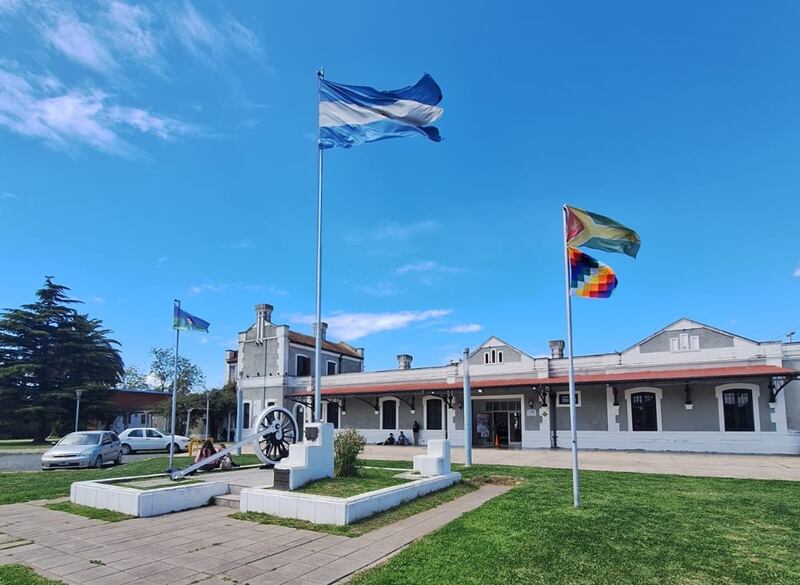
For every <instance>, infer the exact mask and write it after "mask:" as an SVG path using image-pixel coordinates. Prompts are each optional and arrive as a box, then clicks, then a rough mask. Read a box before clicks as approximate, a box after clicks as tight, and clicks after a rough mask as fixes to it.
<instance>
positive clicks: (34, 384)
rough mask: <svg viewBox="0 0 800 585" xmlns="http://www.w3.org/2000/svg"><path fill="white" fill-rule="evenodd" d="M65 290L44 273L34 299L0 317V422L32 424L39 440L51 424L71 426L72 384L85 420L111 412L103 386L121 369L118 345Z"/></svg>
mask: <svg viewBox="0 0 800 585" xmlns="http://www.w3.org/2000/svg"><path fill="white" fill-rule="evenodd" d="M68 291H69V288H67V287H66V286H63V285H59V284H56V283H54V282H53V277H51V276H48V277H46V278H45V285H44V287H42V288H41V289H39V290H38V291H36V297H37V301H36V302H35V303H31V304H27V305H23V306H22V307H20V308H18V309H7V310H6V311H5V313H4V314H2V316H0V422H4V423H6V424H5V426H12V427H13V425H12V424H10V423H13V422H15V421H16V422H17V423H21V424H19V426H23V425H27V426H32V428H33V432H34V435H35V439H36V440H40V441H41V440H44V439H45V438H46V437H47V435H48V434H49V432H50V431H51V429H53V428H54V427H55V426H60V427H61V428H62V430H68V429H69V428H71V425H70V424H69V421H70V420H71V417H72V415H73V413H74V409H75V390H76V389H78V388H82V389H84V390H85V394H84V396H83V397H82V398H81V411H82V413H83V414H85V415H86V418H99V419H100V420H103V419H105V418H107V417H109V416H111V415H112V414H113V412H111V410H112V409H111V408H110V406H111V405H110V393H109V392H108V389H109V388H111V387H113V386H114V385H115V384H116V383H117V382H118V381H119V379H120V377H121V376H122V373H123V363H122V358H121V357H120V354H119V350H118V347H119V343H118V342H117V341H115V340H113V339H110V338H109V337H108V335H109V333H110V332H109V331H108V330H107V329H104V328H103V326H102V322H101V321H100V320H98V319H92V318H90V317H89V316H88V315H86V314H82V313H79V312H78V311H76V310H75V309H74V308H72V305H75V304H78V303H80V301H77V300H74V299H70V298H69V297H68V296H67V292H68ZM82 418H83V417H82Z"/></svg>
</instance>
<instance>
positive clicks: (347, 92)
mask: <svg viewBox="0 0 800 585" xmlns="http://www.w3.org/2000/svg"><path fill="white" fill-rule="evenodd" d="M319 99H320V102H319V147H320V148H333V147H334V146H341V147H342V148H350V147H351V146H353V145H355V144H364V143H365V142H374V141H376V140H384V139H386V138H400V137H403V136H413V135H416V134H422V135H424V136H427V137H428V138H430V139H431V140H433V141H434V142H439V141H440V140H441V139H442V138H441V136H439V129H438V128H436V127H435V126H431V124H432V123H433V122H435V121H436V120H438V119H439V118H441V116H442V114H443V113H444V110H442V108H440V107H439V106H438V105H437V104H438V103H439V102H440V101H442V90H441V89H440V88H439V86H438V85H437V83H436V82H435V81H434V80H433V77H431V76H430V75H428V74H427V73H426V74H425V75H423V76H422V79H420V80H419V81H418V82H417V83H415V84H414V85H412V86H409V87H404V88H403V89H397V90H394V91H378V90H376V89H373V88H371V87H366V86H359V85H340V84H338V83H332V82H330V81H326V80H324V79H323V80H321V84H320V98H319Z"/></svg>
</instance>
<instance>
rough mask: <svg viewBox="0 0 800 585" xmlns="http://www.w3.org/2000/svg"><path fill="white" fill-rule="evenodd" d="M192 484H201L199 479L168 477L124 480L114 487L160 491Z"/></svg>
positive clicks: (117, 482)
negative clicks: (173, 478) (174, 478)
mask: <svg viewBox="0 0 800 585" xmlns="http://www.w3.org/2000/svg"><path fill="white" fill-rule="evenodd" d="M193 483H202V480H200V479H186V478H184V479H176V480H174V481H173V480H171V479H169V478H168V477H159V478H156V477H147V478H143V479H126V480H125V481H115V482H114V485H116V486H119V487H126V488H132V489H135V490H160V489H161V488H168V487H182V486H186V485H191V484H193Z"/></svg>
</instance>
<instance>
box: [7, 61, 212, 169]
mask: <svg viewBox="0 0 800 585" xmlns="http://www.w3.org/2000/svg"><path fill="white" fill-rule="evenodd" d="M110 101H111V100H110V98H109V96H108V95H106V94H105V93H103V92H102V91H98V90H95V89H64V88H63V86H62V85H61V83H60V82H59V81H58V80H57V79H54V78H52V77H40V76H34V75H28V76H24V75H23V74H19V73H16V72H12V71H9V70H8V69H4V68H2V66H0V126H4V127H6V128H7V129H9V130H11V131H13V132H16V133H17V134H20V135H22V136H26V137H29V138H35V139H38V140H41V141H43V142H44V143H45V144H47V145H48V146H50V147H53V148H58V149H62V150H67V151H74V150H76V149H77V148H78V147H89V148H93V149H95V150H99V151H100V152H104V153H106V154H113V155H121V156H127V157H131V156H133V155H134V154H135V153H136V152H137V151H136V149H135V148H134V147H133V146H132V145H131V144H130V143H129V142H128V141H127V140H126V139H125V138H123V134H130V133H131V132H133V133H139V134H151V135H154V136H156V137H158V138H160V139H162V140H170V139H172V138H174V137H176V136H180V135H186V134H191V133H196V132H197V131H198V130H197V129H196V128H194V127H193V126H191V125H189V124H185V123H183V122H180V121H178V120H175V119H172V118H169V117H166V116H160V115H158V114H153V113H150V112H147V111H145V110H142V109H139V108H131V107H127V106H120V105H115V104H112V103H110Z"/></svg>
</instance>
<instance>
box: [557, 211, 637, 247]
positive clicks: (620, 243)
mask: <svg viewBox="0 0 800 585" xmlns="http://www.w3.org/2000/svg"><path fill="white" fill-rule="evenodd" d="M566 209H567V245H569V246H572V247H573V248H578V247H581V246H586V247H587V248H595V249H597V250H605V251H606V252H617V253H621V254H627V255H628V256H631V257H633V258H636V254H637V253H638V252H639V245H640V244H641V241H640V240H639V235H638V234H637V233H636V232H635V231H633V230H632V229H630V228H627V227H625V226H624V225H622V224H620V223H617V222H616V221H614V220H613V219H611V218H608V217H606V216H605V215H599V214H597V213H592V212H590V211H585V210H583V209H578V208H577V207H570V206H569V205H567V206H566Z"/></svg>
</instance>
